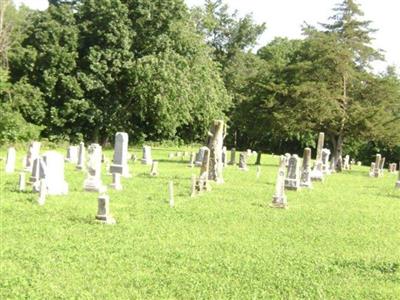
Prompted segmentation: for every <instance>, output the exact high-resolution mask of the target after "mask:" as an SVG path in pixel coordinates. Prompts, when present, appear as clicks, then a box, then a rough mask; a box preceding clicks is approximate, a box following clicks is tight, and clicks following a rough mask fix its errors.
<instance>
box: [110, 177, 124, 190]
mask: <svg viewBox="0 0 400 300" xmlns="http://www.w3.org/2000/svg"><path fill="white" fill-rule="evenodd" d="M112 178H113V182H112V183H111V185H110V186H111V188H113V189H114V190H117V191H120V190H122V184H121V174H119V173H112Z"/></svg>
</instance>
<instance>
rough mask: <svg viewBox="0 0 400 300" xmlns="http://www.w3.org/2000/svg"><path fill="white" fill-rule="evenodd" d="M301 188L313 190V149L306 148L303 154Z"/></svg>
mask: <svg viewBox="0 0 400 300" xmlns="http://www.w3.org/2000/svg"><path fill="white" fill-rule="evenodd" d="M300 186H301V187H306V188H311V187H312V182H311V149H310V148H305V149H304V153H303V165H302V168H301V176H300Z"/></svg>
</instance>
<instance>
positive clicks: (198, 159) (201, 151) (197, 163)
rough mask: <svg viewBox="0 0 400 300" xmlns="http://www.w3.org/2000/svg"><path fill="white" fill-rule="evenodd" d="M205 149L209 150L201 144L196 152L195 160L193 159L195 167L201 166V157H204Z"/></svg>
mask: <svg viewBox="0 0 400 300" xmlns="http://www.w3.org/2000/svg"><path fill="white" fill-rule="evenodd" d="M207 150H208V151H209V149H208V147H206V146H203V147H201V148H200V149H199V152H197V154H196V160H195V162H194V165H195V166H196V167H201V166H202V164H203V158H204V152H205V151H207Z"/></svg>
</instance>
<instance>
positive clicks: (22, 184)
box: [18, 172, 25, 192]
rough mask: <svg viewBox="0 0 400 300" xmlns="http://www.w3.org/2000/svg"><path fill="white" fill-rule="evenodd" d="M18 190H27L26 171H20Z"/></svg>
mask: <svg viewBox="0 0 400 300" xmlns="http://www.w3.org/2000/svg"><path fill="white" fill-rule="evenodd" d="M18 190H19V191H21V192H22V191H25V172H21V173H19V180H18Z"/></svg>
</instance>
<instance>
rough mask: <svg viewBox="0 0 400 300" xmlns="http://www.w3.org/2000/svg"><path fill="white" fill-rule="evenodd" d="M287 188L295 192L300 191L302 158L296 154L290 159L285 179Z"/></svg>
mask: <svg viewBox="0 0 400 300" xmlns="http://www.w3.org/2000/svg"><path fill="white" fill-rule="evenodd" d="M285 188H286V189H288V190H295V191H297V190H298V189H300V158H299V157H298V156H297V154H294V155H292V156H291V157H290V158H289V166H288V168H287V176H286V178H285Z"/></svg>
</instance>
